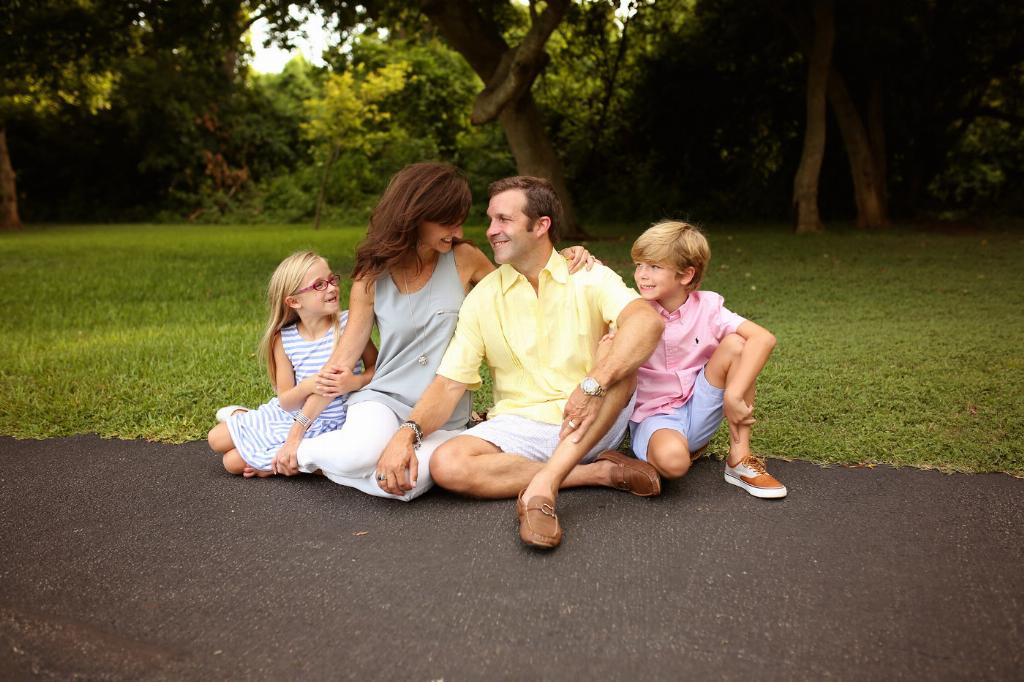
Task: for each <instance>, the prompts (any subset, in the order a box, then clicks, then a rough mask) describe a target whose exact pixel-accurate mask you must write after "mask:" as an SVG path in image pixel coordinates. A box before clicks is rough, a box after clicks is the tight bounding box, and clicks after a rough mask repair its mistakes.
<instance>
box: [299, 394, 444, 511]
mask: <svg viewBox="0 0 1024 682" xmlns="http://www.w3.org/2000/svg"><path fill="white" fill-rule="evenodd" d="M399 424H401V421H400V420H399V418H398V415H396V414H395V413H394V412H392V411H391V408H390V407H388V406H387V405H384V404H383V403H377V402H373V401H369V400H368V401H366V402H360V403H355V404H352V405H349V407H348V414H347V416H346V417H345V423H344V424H343V425H342V427H341V428H340V429H338V430H337V431H331V432H330V433H324V434H321V435H319V436H316V437H315V438H306V439H304V440H303V441H302V443H301V444H300V445H299V451H298V460H299V470H301V471H305V472H306V473H313V472H314V471H316V470H317V469H320V470H321V471H322V472H323V473H324V475H325V476H327V478H329V479H331V480H332V481H334V482H335V483H337V484H338V485H347V486H349V487H350V488H355V489H357V490H361V491H363V492H364V493H367V494H369V495H376V496H377V497H390V498H392V499H396V500H404V501H406V502H408V501H409V500H411V499H413V498H416V497H419V496H420V495H422V494H423V493H425V492H426V491H427V490H429V489H430V487H431V486H433V485H434V481H433V480H431V478H430V456H431V455H432V454H434V450H436V449H437V448H438V446H440V445H441V444H442V443H444V442H445V441H447V440H448V439H449V438H454V437H455V436H457V435H459V433H461V431H435V432H434V433H432V434H430V435H429V436H427V437H426V438H424V439H423V444H422V445H421V446H420V448H419V449H418V450H417V451H416V459H417V460H418V465H419V467H418V469H419V476H418V477H417V479H416V487H414V488H413V489H412V490H410V491H408V492H406V493H405V494H404V495H392V494H391V493H389V492H385V491H384V490H381V487H380V486H379V485H378V484H377V460H378V459H379V458H380V455H381V452H383V450H384V447H385V446H386V445H387V444H388V441H390V440H391V437H392V436H394V435H395V432H396V431H398V425H399Z"/></svg>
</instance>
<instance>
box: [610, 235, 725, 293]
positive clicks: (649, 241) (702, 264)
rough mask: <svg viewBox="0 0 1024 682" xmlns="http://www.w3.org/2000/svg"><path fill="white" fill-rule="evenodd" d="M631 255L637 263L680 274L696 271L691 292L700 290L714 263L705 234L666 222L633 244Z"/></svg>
mask: <svg viewBox="0 0 1024 682" xmlns="http://www.w3.org/2000/svg"><path fill="white" fill-rule="evenodd" d="M629 253H630V255H631V256H632V257H633V260H634V261H635V262H637V263H652V264H654V265H668V266H669V267H671V268H674V269H675V271H676V272H679V273H682V272H683V271H684V270H686V268H693V278H692V279H691V280H690V283H689V284H687V285H686V291H687V292H691V291H695V290H696V289H697V288H698V287H700V283H701V280H703V279H704V271H705V270H707V267H708V263H710V262H711V247H710V246H709V245H708V240H707V238H706V237H705V236H704V233H703V232H701V231H700V230H699V229H698V228H697V227H695V226H693V225H691V224H689V223H684V222H682V221H681V220H663V221H661V222H660V223H655V224H654V225H651V226H650V227H649V228H647V230H646V231H645V232H644V233H643V234H642V235H640V236H639V237H638V238H637V240H636V241H635V242H633V248H632V249H631V250H630V252H629Z"/></svg>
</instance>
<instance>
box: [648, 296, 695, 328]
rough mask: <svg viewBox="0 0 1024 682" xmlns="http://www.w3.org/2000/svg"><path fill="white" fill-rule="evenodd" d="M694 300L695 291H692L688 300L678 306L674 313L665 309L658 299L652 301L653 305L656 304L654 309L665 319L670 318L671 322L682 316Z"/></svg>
mask: <svg viewBox="0 0 1024 682" xmlns="http://www.w3.org/2000/svg"><path fill="white" fill-rule="evenodd" d="M692 302H693V293H692V292H691V293H690V295H689V296H687V297H686V300H685V301H684V302H683V304H682V305H681V306H679V307H678V308H676V310H675V312H672V313H670V312H669V311H667V310H665V308H664V307H663V306H662V305H661V303H659V302H657V301H651V305H652V306H654V309H655V310H656V311H657V312H658V314H659V315H661V316H662V317H663V318H664V319H666V320H668V321H669V322H673V321H675V320H678V319H679V318H680V317H682V315H683V311H684V310H686V307H687V306H688V305H690V303H692Z"/></svg>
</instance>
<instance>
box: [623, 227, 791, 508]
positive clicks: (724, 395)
mask: <svg viewBox="0 0 1024 682" xmlns="http://www.w3.org/2000/svg"><path fill="white" fill-rule="evenodd" d="M631 255H632V257H633V261H634V262H635V263H636V272H635V274H634V278H635V279H636V284H637V288H638V289H639V291H640V295H641V296H643V297H644V299H646V300H647V301H648V302H649V303H650V304H651V306H652V307H653V308H654V309H655V310H656V311H657V312H658V313H660V314H661V316H662V318H663V319H664V320H665V333H664V335H663V336H662V338H661V342H660V343H659V345H658V347H657V348H656V349H655V351H654V353H653V354H652V355H651V357H650V358H649V359H648V360H647V361H646V362H645V363H644V364H643V365H642V366H641V367H640V369H639V371H638V374H637V389H636V409H635V410H634V411H633V415H632V417H631V419H630V424H629V427H630V436H631V437H632V442H633V452H634V453H636V456H637V457H638V458H639V459H642V460H644V461H647V462H649V463H650V464H652V465H653V466H654V468H655V469H657V470H658V473H660V474H661V475H662V476H664V477H666V478H680V477H682V476H683V475H685V474H686V472H687V471H688V470H689V468H690V463H691V461H692V459H696V458H697V457H699V456H700V454H701V452H700V451H701V449H702V448H704V447H705V446H706V445H707V443H708V441H710V440H711V437H712V436H713V435H714V434H715V431H717V430H718V426H719V424H720V423H721V421H722V417H723V412H724V416H725V419H726V420H727V421H728V423H729V458H728V460H727V461H726V466H725V480H726V481H727V482H729V483H731V484H733V485H735V486H739V487H740V488H743V489H744V490H746V491H747V492H748V493H750V494H751V495H753V496H755V497H761V498H780V497H785V496H786V486H784V485H782V484H781V483H780V482H779V481H777V480H776V479H775V478H773V477H772V476H770V475H769V474H768V472H767V471H766V470H765V468H764V463H763V462H762V461H761V460H760V459H758V458H757V457H755V456H754V455H753V454H752V453H751V452H750V431H751V425H752V424H753V423H754V416H753V415H754V382H755V380H756V379H757V375H758V374H759V373H760V372H761V370H762V369H763V368H764V365H765V362H767V360H768V356H769V355H770V354H771V352H772V349H773V348H774V347H775V337H774V336H772V334H771V332H769V331H768V330H767V329H765V328H764V327H761V326H759V325H757V324H754V323H753V322H750V321H749V320H746V319H744V318H743V317H740V316H739V315H737V314H736V313H733V312H731V311H729V310H728V309H727V308H725V307H724V306H723V305H722V303H723V299H722V297H721V296H719V295H718V294H716V293H713V292H710V291H698V288H699V287H700V282H701V279H703V277H704V271H705V270H706V269H707V266H708V262H709V261H710V260H711V249H710V247H709V246H708V242H707V239H705V237H704V235H703V234H701V232H700V231H699V230H698V229H697V228H695V227H693V226H692V225H689V224H687V223H683V222H676V221H665V222H661V223H658V224H657V225H654V226H653V227H651V228H650V229H649V230H647V231H646V232H644V233H643V234H642V235H640V238H639V239H637V240H636V242H635V243H634V244H633V249H632V251H631Z"/></svg>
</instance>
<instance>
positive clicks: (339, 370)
mask: <svg viewBox="0 0 1024 682" xmlns="http://www.w3.org/2000/svg"><path fill="white" fill-rule="evenodd" d="M359 388H361V386H360V381H359V375H358V374H353V373H352V370H350V369H346V368H344V367H331V366H325V367H323V368H322V369H321V370H320V371H319V372H318V373H317V375H316V389H315V393H316V394H317V395H322V396H324V397H325V398H337V397H338V396H340V395H345V394H346V393H351V392H352V391H356V390H358V389H359Z"/></svg>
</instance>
